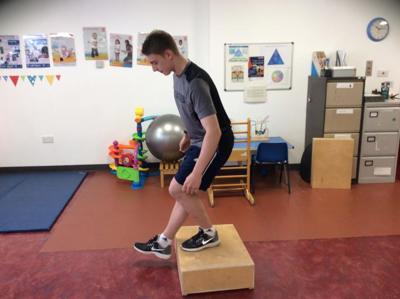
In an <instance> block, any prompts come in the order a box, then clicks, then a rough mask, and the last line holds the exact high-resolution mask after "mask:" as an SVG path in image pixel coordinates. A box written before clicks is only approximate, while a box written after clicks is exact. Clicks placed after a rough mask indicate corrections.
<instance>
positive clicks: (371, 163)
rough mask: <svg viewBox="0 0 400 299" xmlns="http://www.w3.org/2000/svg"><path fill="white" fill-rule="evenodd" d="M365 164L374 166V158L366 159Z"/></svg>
mask: <svg viewBox="0 0 400 299" xmlns="http://www.w3.org/2000/svg"><path fill="white" fill-rule="evenodd" d="M364 165H365V166H367V167H369V166H372V165H374V161H373V160H366V161H365V162H364Z"/></svg>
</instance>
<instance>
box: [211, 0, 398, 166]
mask: <svg viewBox="0 0 400 299" xmlns="http://www.w3.org/2000/svg"><path fill="white" fill-rule="evenodd" d="M375 16H383V17H385V18H386V19H387V20H388V21H389V23H390V26H391V27H390V34H389V36H388V37H387V38H386V39H385V40H384V41H382V42H380V43H374V42H371V41H370V40H368V38H367V35H366V26H367V24H368V22H369V20H370V19H372V18H373V17H375ZM291 41H293V42H294V55H293V80H292V89H291V90H283V91H270V92H268V97H269V100H268V102H267V103H265V104H257V105H254V104H252V105H250V104H244V103H243V100H242V98H243V94H242V93H241V92H240V93H238V92H230V93H228V92H225V93H224V94H223V98H224V104H225V107H226V108H227V110H228V114H229V115H230V116H231V117H233V118H240V117H243V116H246V115H249V116H250V117H254V118H261V117H262V116H264V115H269V116H270V117H269V119H270V121H269V128H270V135H271V136H273V135H275V136H276V135H279V136H282V137H284V138H285V139H287V140H288V141H289V142H290V143H292V144H293V145H294V146H295V149H294V150H293V151H291V152H290V162H291V163H298V162H299V161H300V159H301V155H302V153H303V149H304V134H305V131H304V130H305V117H306V113H305V111H306V97H307V80H308V78H307V77H308V75H309V74H310V69H311V55H312V52H313V51H316V50H323V51H325V53H326V54H327V55H329V54H331V53H334V52H335V51H336V50H337V49H344V50H346V51H347V53H348V64H349V65H353V66H356V67H357V75H358V76H364V74H365V62H366V60H369V59H372V60H373V61H374V72H375V74H374V76H375V77H374V78H371V77H368V79H367V84H366V92H368V91H369V92H370V91H371V90H372V89H375V88H377V87H380V84H379V83H380V82H381V80H379V79H383V80H382V81H387V79H389V80H391V81H394V84H395V90H396V91H397V92H398V90H399V89H400V1H398V0H380V1H376V0H352V1H346V0H318V1H316V0H301V1H296V0H279V1H272V0H267V1H258V0H248V1H240V0H218V1H211V2H210V69H211V76H212V77H213V78H214V79H215V81H216V84H217V86H218V87H219V90H223V87H224V81H223V80H224V67H223V64H222V62H223V61H224V52H223V48H224V43H234V42H291ZM378 69H383V70H389V78H379V79H378V78H377V77H376V70H378Z"/></svg>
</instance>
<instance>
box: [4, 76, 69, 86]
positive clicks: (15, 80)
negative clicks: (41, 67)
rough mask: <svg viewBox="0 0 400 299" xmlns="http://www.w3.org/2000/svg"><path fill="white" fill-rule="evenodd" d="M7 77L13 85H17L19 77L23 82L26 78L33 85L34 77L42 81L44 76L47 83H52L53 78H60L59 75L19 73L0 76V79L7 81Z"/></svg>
mask: <svg viewBox="0 0 400 299" xmlns="http://www.w3.org/2000/svg"><path fill="white" fill-rule="evenodd" d="M8 78H10V80H11V81H12V83H13V84H14V86H17V85H18V81H19V79H20V78H21V80H22V81H24V82H25V78H28V80H29V83H31V84H32V86H35V83H36V78H39V80H40V81H43V80H44V78H46V79H47V82H48V83H49V85H50V86H51V85H53V83H54V79H55V78H57V80H58V81H60V79H61V75H20V76H0V80H3V81H4V82H7V81H8Z"/></svg>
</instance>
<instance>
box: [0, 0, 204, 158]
mask: <svg viewBox="0 0 400 299" xmlns="http://www.w3.org/2000/svg"><path fill="white" fill-rule="evenodd" d="M204 3H205V4H204ZM205 16H206V17H205ZM207 17H208V8H207V3H206V2H205V1H195V0H191V1H188V0H172V1H162V0H158V1H152V4H150V3H148V2H145V1H125V0H112V1H96V0H85V1H79V0H70V1H59V0H35V1H28V0H27V1H21V0H17V1H6V2H4V1H2V2H1V4H0V22H1V23H0V31H1V32H0V34H19V35H20V36H21V42H22V35H23V34H30V33H51V32H59V31H61V32H70V33H73V34H75V37H76V38H75V44H76V49H77V56H78V61H77V66H76V67H51V68H49V69H27V68H25V67H24V68H23V69H20V70H3V69H2V70H0V72H1V73H0V75H12V74H21V75H27V74H46V73H47V74H55V73H59V74H61V76H62V78H61V81H60V82H56V83H55V84H54V85H53V86H49V85H48V84H47V83H42V84H40V82H39V83H37V84H36V85H35V87H32V86H31V85H30V84H29V83H28V82H25V83H23V84H21V83H19V84H18V86H17V88H15V87H14V86H13V84H12V83H11V82H8V84H7V85H6V84H4V81H1V82H0V99H1V100H0V113H1V114H0V144H1V145H0V157H1V158H0V166H42V165H74V164H75V165H79V164H98V163H106V162H107V161H108V157H107V147H108V145H110V144H111V143H112V141H113V140H114V139H117V140H119V141H120V142H122V143H127V142H128V140H129V138H130V136H131V134H132V133H133V132H135V131H136V123H135V122H134V121H133V113H134V108H135V107H136V106H143V107H144V108H145V113H146V115H152V114H164V113H177V109H176V107H175V102H174V99H173V92H172V76H169V77H167V78H165V77H163V76H162V75H160V74H159V73H153V72H152V70H151V68H150V67H144V66H137V65H135V64H134V66H133V69H128V68H116V67H109V66H108V65H109V64H108V62H106V67H105V68H104V69H96V68H95V62H93V61H86V60H84V57H83V34H82V27H85V26H105V27H106V29H107V33H108V34H109V33H124V34H132V35H133V39H134V40H133V41H134V47H135V46H136V38H137V33H138V32H149V31H151V30H153V29H155V28H160V29H161V28H162V29H164V30H167V31H169V32H170V33H171V34H175V35H187V36H188V38H189V55H190V57H191V58H192V59H193V60H196V61H199V62H200V63H206V62H207V60H208V56H207V51H208V44H207V43H205V41H207V38H206V37H207V36H208V19H207ZM197 37H198V38H197ZM135 49H136V48H135ZM133 58H134V59H135V58H136V55H135V54H134V57H133ZM42 135H53V136H54V140H55V143H54V144H42V143H41V136H42Z"/></svg>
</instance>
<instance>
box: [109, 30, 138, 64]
mask: <svg viewBox="0 0 400 299" xmlns="http://www.w3.org/2000/svg"><path fill="white" fill-rule="evenodd" d="M132 52H133V46H132V35H126V34H114V33H111V34H110V65H111V66H117V67H132Z"/></svg>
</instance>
